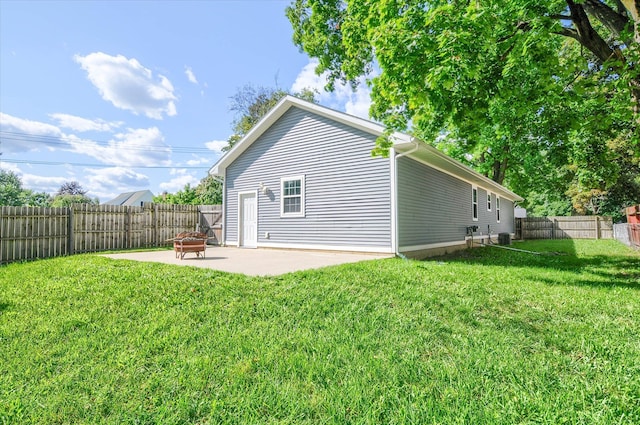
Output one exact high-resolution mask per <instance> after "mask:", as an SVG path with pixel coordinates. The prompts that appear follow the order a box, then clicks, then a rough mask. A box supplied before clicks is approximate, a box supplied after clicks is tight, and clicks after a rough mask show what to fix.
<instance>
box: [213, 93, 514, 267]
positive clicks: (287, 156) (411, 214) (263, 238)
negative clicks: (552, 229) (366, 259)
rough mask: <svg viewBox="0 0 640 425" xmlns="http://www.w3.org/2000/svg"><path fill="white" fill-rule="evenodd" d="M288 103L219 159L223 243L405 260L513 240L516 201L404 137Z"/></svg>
mask: <svg viewBox="0 0 640 425" xmlns="http://www.w3.org/2000/svg"><path fill="white" fill-rule="evenodd" d="M383 132H384V127H383V126H381V125H380V124H377V123H374V122H371V121H368V120H365V119H362V118H358V117H354V116H351V115H348V114H345V113H342V112H338V111H335V110H332V109H329V108H326V107H323V106H319V105H316V104H313V103H309V102H306V101H304V100H300V99H298V98H295V97H292V96H287V97H285V98H283V99H282V100H281V101H280V102H279V103H278V104H277V105H276V106H275V107H274V108H273V109H272V110H271V111H270V112H269V113H268V114H267V115H266V116H265V117H263V118H262V120H260V121H259V122H258V123H257V124H256V125H255V126H254V128H253V129H252V130H251V131H250V132H249V133H248V134H247V135H246V136H245V137H244V138H243V139H241V140H240V141H238V142H237V143H236V144H235V145H234V147H233V149H231V150H230V151H229V152H228V153H227V154H226V155H225V156H224V157H222V158H221V159H220V160H219V161H218V162H217V163H216V164H215V165H214V166H213V167H212V168H211V169H210V171H209V172H210V174H212V175H215V176H220V177H223V179H224V187H223V235H222V238H223V241H222V242H223V244H225V245H232V246H239V247H265V248H291V249H317V250H338V251H359V252H375V253H389V254H403V255H406V256H410V257H414V258H418V257H425V256H427V255H434V254H439V253H444V252H448V251H452V250H454V249H459V248H464V247H466V246H467V241H468V240H469V239H470V238H471V234H470V227H471V226H477V228H476V230H475V232H474V234H473V238H474V240H476V241H477V240H478V239H479V238H482V237H484V238H486V236H487V233H489V232H490V233H491V235H492V236H495V237H496V239H497V236H498V234H499V233H507V232H508V233H511V234H513V233H514V202H516V201H520V200H522V198H520V197H519V196H518V195H516V194H515V193H513V192H511V191H509V190H508V189H506V188H504V187H503V186H501V185H499V184H497V183H495V182H493V181H492V180H490V179H488V178H486V177H484V176H482V175H480V174H478V173H477V172H475V171H473V170H472V169H471V168H469V167H467V166H465V165H463V164H461V163H460V162H457V161H455V160H453V159H451V158H449V157H448V156H446V155H444V154H443V153H441V152H440V151H438V150H437V149H435V148H433V147H431V146H429V145H427V144H425V143H423V142H422V141H419V140H416V139H414V138H413V137H412V136H410V135H408V134H403V133H393V134H392V135H391V140H392V141H393V147H392V148H391V150H390V153H389V156H388V157H387V158H384V157H374V156H372V155H371V150H372V149H373V148H374V147H375V141H376V138H377V137H378V136H380V135H381V134H383Z"/></svg>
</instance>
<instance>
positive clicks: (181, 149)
mask: <svg viewBox="0 0 640 425" xmlns="http://www.w3.org/2000/svg"><path fill="white" fill-rule="evenodd" d="M7 140H11V141H25V142H28V143H41V144H44V145H49V146H50V145H53V146H69V145H70V144H72V143H78V142H82V141H86V142H91V143H95V144H96V145H98V146H103V147H112V148H117V149H118V151H120V152H122V151H131V152H139V151H145V152H166V151H171V153H174V154H212V153H213V151H211V150H210V149H207V148H197V147H190V146H171V145H164V146H153V145H152V146H150V145H141V144H135V143H127V144H126V145H124V146H121V145H117V146H114V141H104V140H94V139H87V138H82V139H76V138H69V137H65V136H49V135H44V134H42V135H38V134H29V133H20V132H13V131H4V130H0V147H1V146H2V142H3V141H7ZM115 143H117V142H115ZM0 162H5V163H12V164H33V165H51V166H61V165H64V166H79V167H96V168H109V167H118V166H122V167H126V168H149V169H171V168H182V169H193V170H202V169H207V168H210V166H181V165H173V166H166V165H142V164H140V165H132V164H94V163H84V162H71V161H36V160H24V159H16V158H3V157H2V156H0Z"/></svg>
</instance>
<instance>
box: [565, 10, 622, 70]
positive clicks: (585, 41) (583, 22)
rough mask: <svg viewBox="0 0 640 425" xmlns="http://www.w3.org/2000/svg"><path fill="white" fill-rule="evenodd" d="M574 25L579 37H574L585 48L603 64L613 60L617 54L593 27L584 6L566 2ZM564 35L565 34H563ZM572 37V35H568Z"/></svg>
mask: <svg viewBox="0 0 640 425" xmlns="http://www.w3.org/2000/svg"><path fill="white" fill-rule="evenodd" d="M566 2H567V6H569V11H570V12H571V17H572V20H573V25H574V26H575V31H576V32H577V35H578V37H577V38H576V37H573V38H575V39H576V40H578V41H579V42H580V44H582V45H583V46H584V47H586V48H587V49H589V50H590V51H591V52H592V53H593V54H594V55H596V57H597V58H598V59H599V60H600V61H601V62H603V63H604V62H606V61H607V60H609V58H611V57H612V56H613V55H614V54H615V52H614V50H613V49H612V48H611V47H610V46H609V44H608V43H607V42H606V41H605V40H604V39H603V38H602V37H601V36H600V34H598V32H597V31H596V30H595V29H594V28H593V26H591V22H590V21H589V17H588V16H587V13H586V12H585V10H584V8H583V5H582V4H576V2H574V1H573V0H566ZM561 33H563V35H565V34H564V32H561ZM567 35H568V36H570V37H571V35H569V34H567Z"/></svg>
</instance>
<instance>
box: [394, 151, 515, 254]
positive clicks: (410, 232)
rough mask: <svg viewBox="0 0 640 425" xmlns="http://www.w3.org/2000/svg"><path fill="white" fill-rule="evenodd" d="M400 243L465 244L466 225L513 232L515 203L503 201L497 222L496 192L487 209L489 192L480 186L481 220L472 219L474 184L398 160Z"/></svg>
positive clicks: (411, 245)
mask: <svg viewBox="0 0 640 425" xmlns="http://www.w3.org/2000/svg"><path fill="white" fill-rule="evenodd" d="M397 172H398V204H399V205H400V208H399V209H398V238H399V239H398V242H399V249H400V251H403V248H404V250H406V248H408V247H417V246H424V245H431V244H445V243H449V242H460V243H463V242H464V240H465V236H466V228H467V226H472V225H476V226H478V231H479V232H482V233H483V234H486V233H487V225H491V233H492V234H497V233H499V232H510V233H511V232H513V203H512V202H511V201H508V200H506V199H504V198H501V200H500V202H501V204H500V223H497V221H496V207H495V202H496V201H495V194H494V195H493V196H492V205H491V212H488V211H487V191H486V190H485V189H483V188H481V187H478V221H473V213H472V201H471V199H472V192H471V188H472V185H471V184H470V183H467V182H465V181H462V180H459V179H457V178H455V177H453V176H451V175H449V174H446V173H444V172H441V171H438V170H436V169H433V168H431V167H429V166H427V165H424V164H422V163H420V162H417V161H415V160H413V159H411V158H408V157H402V158H399V159H398V171H397Z"/></svg>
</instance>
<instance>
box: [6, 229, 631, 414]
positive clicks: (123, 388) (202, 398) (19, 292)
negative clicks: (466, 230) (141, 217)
mask: <svg viewBox="0 0 640 425" xmlns="http://www.w3.org/2000/svg"><path fill="white" fill-rule="evenodd" d="M514 247H516V248H518V249H528V250H535V251H545V252H553V253H554V254H553V255H532V254H527V253H521V252H514V251H507V250H501V249H498V248H480V249H475V250H473V251H466V252H464V253H462V254H460V255H456V256H450V257H446V258H438V259H434V260H430V261H423V262H420V261H407V260H402V259H388V260H377V261H369V262H363V263H358V264H351V265H344V266H338V267H330V268H326V269H322V270H317V271H308V272H299V273H293V274H289V275H284V276H280V277H273V278H250V277H245V276H242V275H234V274H228V273H221V272H216V271H213V270H206V269H197V268H190V267H180V266H170V265H160V264H151V263H138V262H129V261H122V260H120V261H117V260H111V259H107V258H103V257H100V256H97V255H82V256H74V257H67V258H57V259H51V260H42V261H35V262H31V263H24V264H12V265H8V266H4V267H1V268H0V423H11V424H13V423H16V424H29V423H43V424H56V423H73V424H82V423H85V424H138V423H141V424H201V425H202V424H220V423H229V424H231V423H233V424H244V423H249V424H275V423H277V424H517V423H520V424H527V423H535V424H539V423H544V424H638V423H640V255H639V254H638V253H636V252H633V251H632V250H630V249H628V248H626V247H624V246H623V245H621V244H619V243H618V242H616V241H610V240H609V241H543V242H527V243H519V244H516V245H514ZM248 267H250V265H248Z"/></svg>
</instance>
